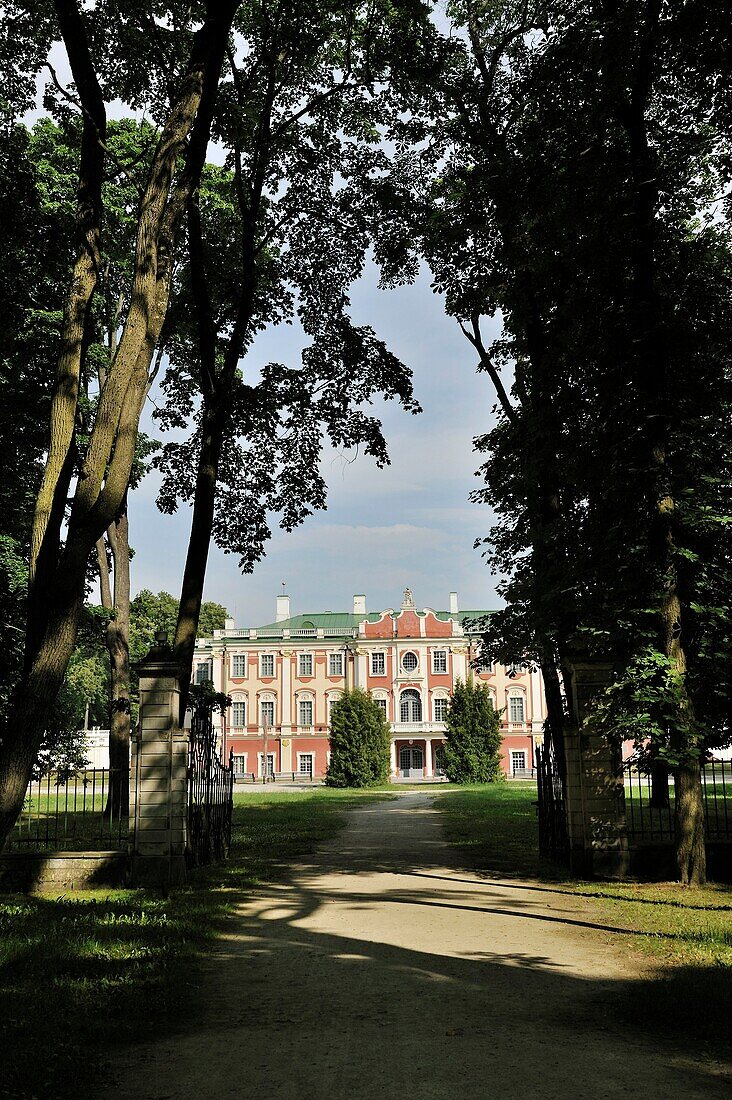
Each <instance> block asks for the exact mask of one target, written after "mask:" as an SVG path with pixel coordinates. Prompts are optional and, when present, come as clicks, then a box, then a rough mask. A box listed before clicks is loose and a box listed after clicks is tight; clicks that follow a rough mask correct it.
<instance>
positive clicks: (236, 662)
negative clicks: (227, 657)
mask: <svg viewBox="0 0 732 1100" xmlns="http://www.w3.org/2000/svg"><path fill="white" fill-rule="evenodd" d="M246 674H247V658H246V654H245V653H237V654H235V655H234V656H233V657H232V658H231V675H232V676H236V677H237V678H238V677H241V676H246Z"/></svg>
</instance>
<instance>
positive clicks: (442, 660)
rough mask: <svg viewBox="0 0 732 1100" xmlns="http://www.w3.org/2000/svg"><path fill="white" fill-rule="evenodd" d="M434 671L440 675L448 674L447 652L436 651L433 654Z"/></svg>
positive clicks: (444, 650)
mask: <svg viewBox="0 0 732 1100" xmlns="http://www.w3.org/2000/svg"><path fill="white" fill-rule="evenodd" d="M432 671H433V672H436V673H437V674H438V675H439V674H440V673H442V672H447V650H446V649H435V650H434V651H433V653H432Z"/></svg>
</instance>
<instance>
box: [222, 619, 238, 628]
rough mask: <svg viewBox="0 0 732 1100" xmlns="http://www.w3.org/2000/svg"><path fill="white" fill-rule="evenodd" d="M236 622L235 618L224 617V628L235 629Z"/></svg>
mask: <svg viewBox="0 0 732 1100" xmlns="http://www.w3.org/2000/svg"><path fill="white" fill-rule="evenodd" d="M235 626H236V623H235V621H234V620H233V619H224V630H233V629H234V627H235Z"/></svg>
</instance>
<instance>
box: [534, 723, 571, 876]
mask: <svg viewBox="0 0 732 1100" xmlns="http://www.w3.org/2000/svg"><path fill="white" fill-rule="evenodd" d="M536 787H537V796H538V801H537V810H538V815H539V853H540V854H541V855H543V856H548V857H549V858H550V859H555V860H560V861H563V860H565V859H567V858H568V855H569V836H568V832H567V810H566V805H565V800H564V786H563V783H562V777H561V774H560V771H559V765H558V761H557V757H556V754H555V752H554V748H553V746H552V745H551V744H549V743H547V742H545V743H544V746H543V747H541V748H540V747H539V746H537V749H536Z"/></svg>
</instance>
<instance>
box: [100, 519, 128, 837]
mask: <svg viewBox="0 0 732 1100" xmlns="http://www.w3.org/2000/svg"><path fill="white" fill-rule="evenodd" d="M107 539H108V541H109V547H110V550H111V553H112V562H113V569H114V595H113V594H112V589H111V586H110V583H109V569H108V563H107V553H106V546H105V542H104V539H100V540H99V542H98V543H97V557H98V559H99V576H100V588H101V594H102V606H103V607H104V608H106V609H108V610H110V611H112V612H113V615H114V617H113V618H111V619H110V620H109V622H108V623H107V629H106V643H107V650H108V652H109V673H110V708H109V767H110V776H109V796H108V798H107V806H106V811H105V812H106V814H107V815H108V816H109V818H110V820H112V821H119V820H121V819H122V818H124V817H125V816H126V815H127V813H128V812H129V806H130V788H129V770H130V546H129V527H128V517H127V509H126V507H125V510H124V512H123V513H122V514H121V515H120V516H119V518H118V519H117V521H116V522H115V523H114V524H113V525H112V526H110V527H109V528H108V531H107Z"/></svg>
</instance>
